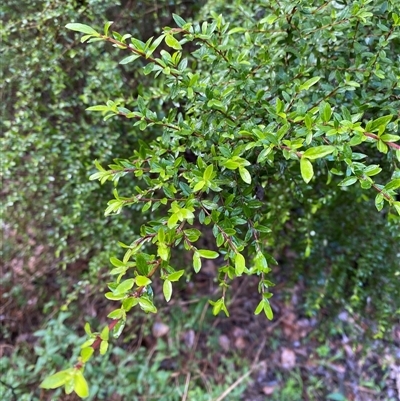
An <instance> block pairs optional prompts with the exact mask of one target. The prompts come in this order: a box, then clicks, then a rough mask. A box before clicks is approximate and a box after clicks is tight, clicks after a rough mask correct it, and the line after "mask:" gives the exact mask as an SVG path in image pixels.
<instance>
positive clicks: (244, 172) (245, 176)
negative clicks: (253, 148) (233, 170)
mask: <svg viewBox="0 0 400 401" xmlns="http://www.w3.org/2000/svg"><path fill="white" fill-rule="evenodd" d="M239 174H240V177H242V180H243V181H244V182H245V183H246V184H251V175H250V173H249V171H248V170H247V169H246V168H245V167H239Z"/></svg>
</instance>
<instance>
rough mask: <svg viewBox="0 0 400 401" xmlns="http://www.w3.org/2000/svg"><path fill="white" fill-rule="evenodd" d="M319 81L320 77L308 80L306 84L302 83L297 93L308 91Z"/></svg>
mask: <svg viewBox="0 0 400 401" xmlns="http://www.w3.org/2000/svg"><path fill="white" fill-rule="evenodd" d="M320 79H321V77H313V78H310V79H308V80H307V81H306V82H304V84H302V85H300V87H299V91H302V90H307V89H310V88H311V86H313V85H315V84H316V83H317V82H318V81H319V80H320Z"/></svg>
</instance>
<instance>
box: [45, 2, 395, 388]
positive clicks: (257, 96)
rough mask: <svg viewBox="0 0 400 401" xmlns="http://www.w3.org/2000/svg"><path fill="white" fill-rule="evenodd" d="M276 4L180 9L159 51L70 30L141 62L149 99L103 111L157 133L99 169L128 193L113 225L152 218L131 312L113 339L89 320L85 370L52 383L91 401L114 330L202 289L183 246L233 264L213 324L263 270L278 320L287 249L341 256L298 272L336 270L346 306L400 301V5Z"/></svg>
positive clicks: (333, 282)
mask: <svg viewBox="0 0 400 401" xmlns="http://www.w3.org/2000/svg"><path fill="white" fill-rule="evenodd" d="M270 3H271V2H266V1H265V2H264V1H261V2H258V3H257V4H247V5H244V4H242V2H240V1H234V2H233V4H232V5H231V6H226V8H225V6H224V16H223V15H222V14H218V12H219V11H218V10H219V9H222V5H223V4H224V3H223V2H221V3H219V2H211V3H210V4H209V6H208V7H210V8H211V12H210V14H211V17H208V16H207V17H206V20H205V21H204V22H202V23H198V22H193V23H192V22H186V21H185V20H184V19H183V18H181V17H179V16H177V15H174V20H175V23H176V27H174V28H170V27H166V28H164V30H163V33H162V35H161V36H158V37H156V38H154V37H153V38H150V39H149V40H147V41H146V42H143V41H140V40H139V39H136V38H133V37H131V36H130V35H125V34H120V33H117V32H115V31H112V25H111V23H106V24H105V27H104V30H103V31H101V32H100V31H99V30H98V29H94V28H92V27H91V26H88V25H84V24H80V23H70V24H68V25H67V28H69V29H71V30H73V31H77V32H80V33H83V34H84V36H83V37H82V39H81V41H82V42H88V43H92V42H99V41H100V42H106V43H109V44H112V45H113V46H114V47H116V48H117V49H119V50H120V51H121V53H122V54H123V56H121V61H120V63H121V64H123V65H129V64H130V63H133V62H141V63H142V73H143V74H144V76H149V75H151V76H153V77H154V78H153V80H154V82H153V83H151V82H150V81H148V85H147V86H146V87H143V90H142V91H141V93H140V94H139V95H138V96H135V99H132V100H129V99H128V100H127V101H124V100H122V99H121V98H117V99H116V98H114V99H109V100H108V101H107V102H101V101H98V102H96V103H95V104H93V105H92V106H90V107H89V108H88V110H89V111H91V112H100V113H102V114H103V115H104V119H105V120H108V119H110V118H116V119H122V120H128V121H132V124H133V126H134V127H137V128H138V129H139V130H140V131H142V132H143V133H145V135H146V137H143V139H138V143H137V147H136V148H135V149H134V150H133V155H132V156H131V157H129V158H124V157H119V156H120V155H119V154H118V155H117V156H118V158H116V159H114V162H113V163H112V164H110V165H109V166H108V167H107V168H105V167H104V163H101V162H99V161H96V163H95V164H96V167H97V170H98V171H97V172H96V173H94V174H92V176H91V179H92V180H99V181H100V182H101V183H105V182H107V181H112V182H113V183H114V186H115V188H114V190H113V195H114V198H113V199H112V200H110V201H109V202H108V206H107V208H106V210H105V214H106V216H109V215H113V214H117V215H118V214H120V213H121V212H122V211H124V210H126V209H127V208H128V207H133V208H134V209H138V208H140V210H141V213H142V218H143V221H144V223H143V224H142V225H141V227H140V229H138V230H136V232H135V235H136V236H135V238H134V239H132V240H131V241H129V242H128V244H125V243H122V242H120V246H121V247H122V248H123V249H125V251H124V252H125V253H124V255H123V256H122V257H120V258H117V257H112V258H111V264H112V265H113V266H114V267H113V269H112V270H111V271H110V274H111V276H113V277H114V279H113V281H112V282H111V283H108V287H109V291H108V292H107V293H106V294H105V296H106V298H108V299H109V300H111V301H116V302H117V303H118V307H117V308H116V309H115V310H114V311H112V312H111V313H110V314H109V315H108V317H109V318H110V319H112V321H111V323H110V324H109V325H108V326H105V327H104V328H103V329H102V330H101V331H100V332H92V331H91V328H90V327H89V325H86V327H85V329H86V332H87V334H88V340H87V341H86V342H85V343H84V344H83V345H82V350H81V354H80V358H79V360H78V362H77V364H76V365H75V366H74V367H72V368H70V369H67V370H65V371H62V372H58V373H56V374H55V375H53V376H50V377H49V378H47V379H46V380H45V381H44V382H43V383H42V386H43V387H44V388H56V387H60V386H63V385H64V386H65V388H66V391H67V392H72V391H73V390H75V391H76V392H77V393H78V395H80V396H86V395H87V393H88V386H87V383H86V381H85V379H84V377H83V369H84V365H85V363H86V362H87V361H88V360H89V359H90V358H91V356H92V355H93V353H94V351H95V350H97V349H99V350H100V353H101V354H104V353H105V352H106V351H107V347H108V342H109V336H110V332H113V335H114V337H118V336H119V335H120V334H121V332H122V330H123V328H124V325H125V320H126V315H127V313H129V311H130V310H131V309H132V308H133V307H135V306H139V308H141V309H142V310H144V311H145V312H146V313H155V312H156V311H157V307H156V305H155V303H154V300H153V287H152V284H153V282H154V281H155V280H157V279H160V280H161V281H162V283H163V284H162V289H163V294H164V297H165V300H166V301H167V302H168V301H169V300H170V299H171V297H172V291H173V283H174V282H176V281H178V280H180V279H181V278H182V277H183V276H185V275H187V277H188V279H190V273H189V272H186V271H185V269H182V268H180V266H178V264H177V263H176V260H177V255H178V254H179V252H181V251H182V250H184V251H186V252H187V253H188V254H190V256H191V258H192V262H193V263H192V264H193V270H194V271H195V272H196V273H197V272H199V271H200V269H201V267H202V261H203V260H204V259H217V258H219V259H220V263H219V267H218V272H217V273H216V276H217V279H218V281H219V284H220V287H221V293H220V296H219V297H218V298H217V299H213V300H210V303H211V304H212V305H213V313H214V314H218V313H220V312H224V313H225V314H226V315H227V316H229V311H228V302H227V301H228V297H229V287H230V283H231V281H232V280H233V279H236V278H237V277H241V276H243V275H254V276H257V277H258V279H259V286H258V290H259V293H260V295H259V297H260V302H259V304H258V306H257V308H256V309H255V314H259V313H261V312H264V313H265V315H266V316H267V318H269V319H272V317H273V313H272V308H271V305H270V302H269V299H270V297H271V296H272V292H271V287H272V286H273V280H274V278H273V277H271V267H272V266H274V265H276V264H277V262H276V261H275V258H274V256H276V255H277V254H279V253H280V251H282V249H283V247H284V246H285V245H288V244H289V245H290V246H291V248H292V249H295V250H297V251H298V250H299V249H301V248H302V252H303V254H304V258H305V260H306V261H305V262H304V263H305V264H306V265H307V264H310V261H312V260H314V261H315V258H316V257H320V256H321V252H322V253H326V256H325V255H323V256H324V257H323V258H321V260H322V261H323V263H324V264H325V263H326V264H327V266H325V265H323V266H321V267H320V268H317V269H314V268H313V267H307V266H306V268H304V269H302V268H301V266H300V269H297V270H296V271H295V272H294V275H295V276H297V275H298V274H302V275H303V277H304V279H308V274H310V275H311V280H313V281H314V283H316V284H315V286H316V287H317V288H315V289H314V291H317V290H318V289H319V288H320V287H321V284H320V283H321V280H324V279H325V278H326V276H329V277H330V279H329V280H328V282H327V286H325V288H335V286H337V291H335V292H334V293H333V295H334V297H340V296H342V297H343V296H347V295H348V294H352V300H351V302H349V301H348V300H347V299H344V300H343V302H342V303H341V304H342V305H344V306H349V307H357V306H358V307H360V306H361V307H363V306H364V304H365V303H367V302H368V299H369V298H371V297H373V296H374V291H376V289H377V288H381V290H382V286H383V287H384V288H385V290H388V292H389V293H390V294H392V296H395V295H396V294H397V295H398V289H397V287H396V286H394V285H393V283H395V280H396V252H398V251H397V250H396V249H395V247H394V245H395V244H396V239H398V237H399V230H398V223H399V217H398V214H400V202H399V201H398V200H396V196H397V192H396V191H397V189H398V188H399V187H400V173H399V168H398V162H399V161H400V145H398V144H397V143H396V142H397V141H398V140H399V139H400V136H399V135H398V122H399V115H398V110H399V108H400V99H399V89H398V78H399V75H400V74H399V73H400V69H399V66H398V63H397V62H396V56H395V54H396V53H395V49H396V47H398V46H399V29H398V26H399V25H400V19H399V18H400V17H399V12H398V7H397V6H396V5H395V3H394V2H390V1H389V2H388V1H385V2H383V1H377V2H374V3H371V2H369V1H358V2H351V4H347V3H341V2H334V3H326V2H318V4H316V5H313V6H309V2H298V3H296V4H293V2H290V1H286V0H284V1H281V2H279V3H277V4H270ZM215 10H217V11H215ZM110 27H111V28H110ZM91 46H92V45H91ZM160 49H161V50H160ZM139 60H141V61H139ZM136 132H138V131H136ZM132 181H133V182H134V188H133V189H132V187H131V183H132ZM126 183H128V184H126ZM371 203H373V204H375V207H376V209H377V210H378V211H379V212H381V214H380V215H379V214H378V213H377V212H376V211H375V212H374V213H372V211H371V208H370V205H371ZM332 215H334V216H335V220H332ZM385 221H386V222H385ZM369 223H370V224H369ZM207 227H209V229H210V231H211V232H212V235H213V236H214V238H215V246H210V247H208V248H206V247H203V246H201V245H199V242H198V241H199V239H200V237H201V236H202V235H203V233H204V232H206V229H205V228H207ZM377 227H379V228H380V229H381V232H379V233H376V228H377ZM363 229H366V230H367V231H368V232H367V233H364V232H363ZM132 230H133V231H134V228H132ZM349 235H350V238H349ZM353 235H354V237H353V238H352V237H351V236H353ZM365 239H368V240H369V241H370V242H369V243H368V244H366V245H365V247H357V242H359V241H365ZM347 250H348V252H349V253H351V254H352V256H351V257H349V255H348V254H346V252H347ZM354 250H355V251H356V252H357V251H358V252H361V253H362V254H360V255H355V254H354ZM340 254H341V255H340ZM383 255H385V265H384V266H382V259H381V258H382V257H383ZM307 260H308V262H307ZM343 265H344V266H345V268H344V270H345V273H344V274H342V272H341V271H340V267H341V266H343ZM311 266H312V265H311ZM317 266H318V265H316V267H317ZM327 272H328V273H327ZM376 275H379V277H376ZM364 285H365V288H362V286H364ZM376 286H378V287H376ZM322 287H324V286H322ZM314 293H315V292H314ZM324 295H325V293H324ZM327 297H328V298H329V295H328V296H327ZM331 299H332V298H331ZM397 299H399V298H398V297H397ZM335 301H336V300H335ZM376 302H378V300H376ZM383 304H384V307H383V309H386V312H387V311H388V310H392V311H395V309H393V305H388V304H386V299H384V300H383ZM316 305H317V307H319V306H320V305H321V302H317V304H316ZM397 306H398V305H394V308H397ZM373 309H374V308H373V307H372V310H373ZM381 310H382V308H377V309H376V311H378V313H379V311H381Z"/></svg>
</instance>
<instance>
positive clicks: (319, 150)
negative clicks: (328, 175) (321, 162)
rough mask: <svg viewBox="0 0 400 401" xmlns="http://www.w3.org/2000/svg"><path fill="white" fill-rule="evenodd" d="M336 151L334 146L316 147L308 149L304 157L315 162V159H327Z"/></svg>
mask: <svg viewBox="0 0 400 401" xmlns="http://www.w3.org/2000/svg"><path fill="white" fill-rule="evenodd" d="M334 150H335V147H334V146H325V145H322V146H316V147H314V148H309V149H307V150H306V151H305V152H304V153H303V156H302V157H306V158H307V159H309V160H315V159H320V158H322V157H325V156H327V155H329V154H331V153H333V152H334Z"/></svg>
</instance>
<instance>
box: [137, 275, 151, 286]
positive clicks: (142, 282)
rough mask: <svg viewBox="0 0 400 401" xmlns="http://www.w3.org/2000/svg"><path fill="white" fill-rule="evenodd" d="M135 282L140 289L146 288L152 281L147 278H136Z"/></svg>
mask: <svg viewBox="0 0 400 401" xmlns="http://www.w3.org/2000/svg"><path fill="white" fill-rule="evenodd" d="M135 280H136V285H137V286H138V287H146V285H149V284H150V283H151V280H150V279H149V278H148V277H145V276H136V278H135Z"/></svg>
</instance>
